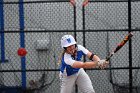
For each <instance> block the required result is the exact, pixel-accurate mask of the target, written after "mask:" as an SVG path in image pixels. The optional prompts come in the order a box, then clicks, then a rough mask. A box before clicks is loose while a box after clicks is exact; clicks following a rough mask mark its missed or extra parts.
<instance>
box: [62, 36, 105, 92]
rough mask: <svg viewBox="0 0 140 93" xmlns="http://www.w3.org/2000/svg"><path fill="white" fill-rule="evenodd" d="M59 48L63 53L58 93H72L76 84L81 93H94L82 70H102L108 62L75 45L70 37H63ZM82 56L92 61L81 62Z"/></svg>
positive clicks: (87, 77)
mask: <svg viewBox="0 0 140 93" xmlns="http://www.w3.org/2000/svg"><path fill="white" fill-rule="evenodd" d="M61 46H62V48H63V49H64V52H63V53H62V56H61V59H60V61H61V64H60V80H61V92H60V93H72V90H73V86H74V84H77V85H78V87H79V88H80V90H81V91H82V92H83V93H95V91H94V89H93V86H92V82H91V80H90V78H89V76H88V75H87V73H86V72H85V71H84V69H83V68H95V67H97V66H98V67H101V68H102V67H104V66H107V65H108V62H106V61H105V60H100V58H99V57H98V56H97V55H95V54H93V53H91V52H90V51H89V50H87V49H86V48H85V47H83V46H82V45H77V44H76V41H75V39H74V38H73V36H72V35H64V36H63V37H62V38H61ZM83 55H86V56H87V57H88V58H89V59H90V60H92V61H91V62H82V61H81V58H82V56H83Z"/></svg>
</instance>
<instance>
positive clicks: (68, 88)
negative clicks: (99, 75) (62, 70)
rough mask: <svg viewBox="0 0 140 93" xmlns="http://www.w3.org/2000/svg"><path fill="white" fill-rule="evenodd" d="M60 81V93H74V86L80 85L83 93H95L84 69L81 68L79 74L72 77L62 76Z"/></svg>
mask: <svg viewBox="0 0 140 93" xmlns="http://www.w3.org/2000/svg"><path fill="white" fill-rule="evenodd" d="M60 80H61V92H60V93H72V91H73V86H74V85H75V84H77V85H78V88H79V89H80V90H81V91H82V93H95V91H94V89H93V86H92V82H91V80H90V78H89V76H88V75H87V73H86V72H85V71H84V69H83V68H81V69H80V70H79V72H78V73H76V74H74V75H71V76H66V74H61V78H60Z"/></svg>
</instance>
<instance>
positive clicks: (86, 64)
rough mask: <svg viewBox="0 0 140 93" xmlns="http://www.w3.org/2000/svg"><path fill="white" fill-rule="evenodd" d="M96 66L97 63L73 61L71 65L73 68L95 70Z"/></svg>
mask: <svg viewBox="0 0 140 93" xmlns="http://www.w3.org/2000/svg"><path fill="white" fill-rule="evenodd" d="M96 66H98V61H95V62H93V61H91V62H81V61H75V62H74V63H73V65H72V67H73V68H95V67H96Z"/></svg>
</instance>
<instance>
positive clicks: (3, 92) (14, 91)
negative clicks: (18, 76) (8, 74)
mask: <svg viewBox="0 0 140 93" xmlns="http://www.w3.org/2000/svg"><path fill="white" fill-rule="evenodd" d="M0 93H23V91H22V89H21V87H0Z"/></svg>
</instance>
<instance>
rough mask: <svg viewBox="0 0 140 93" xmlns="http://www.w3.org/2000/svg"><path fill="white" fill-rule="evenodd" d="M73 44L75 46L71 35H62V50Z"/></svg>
mask: <svg viewBox="0 0 140 93" xmlns="http://www.w3.org/2000/svg"><path fill="white" fill-rule="evenodd" d="M75 44H76V41H75V39H74V37H73V36H72V35H64V36H63V37H62V38H61V47H62V48H64V49H66V48H67V47H69V46H71V45H75Z"/></svg>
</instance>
